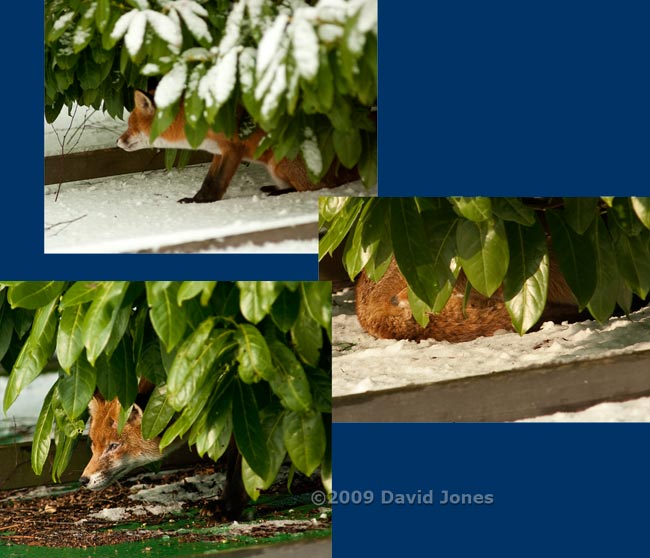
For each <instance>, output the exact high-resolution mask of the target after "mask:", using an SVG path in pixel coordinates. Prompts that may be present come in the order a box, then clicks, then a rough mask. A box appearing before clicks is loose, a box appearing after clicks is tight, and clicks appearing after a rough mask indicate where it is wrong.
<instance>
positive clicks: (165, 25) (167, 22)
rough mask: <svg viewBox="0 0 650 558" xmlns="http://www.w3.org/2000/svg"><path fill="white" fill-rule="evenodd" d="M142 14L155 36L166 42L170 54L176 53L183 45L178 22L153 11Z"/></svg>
mask: <svg viewBox="0 0 650 558" xmlns="http://www.w3.org/2000/svg"><path fill="white" fill-rule="evenodd" d="M144 13H145V14H146V17H147V20H148V21H149V23H150V24H151V27H153V30H154V32H155V33H156V35H158V36H159V37H160V38H161V39H162V40H163V41H166V42H167V44H168V45H169V48H170V50H171V51H172V52H178V49H180V47H181V44H182V43H183V34H182V33H181V28H180V26H179V25H178V22H176V21H174V20H173V19H172V18H171V17H168V16H166V15H164V14H161V13H159V12H154V11H153V10H147V11H146V12H144Z"/></svg>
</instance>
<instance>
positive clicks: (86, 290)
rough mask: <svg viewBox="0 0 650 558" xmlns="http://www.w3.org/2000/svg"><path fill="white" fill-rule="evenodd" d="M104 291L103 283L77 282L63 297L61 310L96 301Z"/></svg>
mask: <svg viewBox="0 0 650 558" xmlns="http://www.w3.org/2000/svg"><path fill="white" fill-rule="evenodd" d="M103 289H104V283H103V282H102V281H77V282H76V283H74V284H73V285H72V286H71V287H70V288H69V289H68V290H67V291H66V292H65V293H64V295H63V296H62V297H61V304H60V308H61V310H65V309H66V308H70V307H71V306H77V305H78V304H84V303H85V302H90V301H91V300H94V299H95V297H97V296H99V295H100V294H101V292H102V291H103Z"/></svg>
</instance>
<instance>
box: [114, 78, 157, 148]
mask: <svg viewBox="0 0 650 558" xmlns="http://www.w3.org/2000/svg"><path fill="white" fill-rule="evenodd" d="M155 114H156V105H155V104H154V101H153V98H152V97H150V96H149V95H147V94H146V93H145V92H144V91H139V90H136V91H135V106H134V108H133V112H131V114H130V116H129V120H128V128H127V130H126V132H124V133H123V134H122V135H121V136H120V137H119V139H118V140H117V146H118V147H120V148H122V149H124V151H137V150H138V149H146V148H147V147H151V142H150V141H149V134H150V132H151V124H152V122H153V118H154V116H155Z"/></svg>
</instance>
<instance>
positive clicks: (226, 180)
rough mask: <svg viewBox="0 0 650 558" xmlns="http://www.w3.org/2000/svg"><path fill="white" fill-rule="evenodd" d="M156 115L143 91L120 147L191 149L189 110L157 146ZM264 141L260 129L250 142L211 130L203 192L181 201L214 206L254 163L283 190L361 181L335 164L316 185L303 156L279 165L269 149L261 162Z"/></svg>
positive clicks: (203, 146) (206, 142)
mask: <svg viewBox="0 0 650 558" xmlns="http://www.w3.org/2000/svg"><path fill="white" fill-rule="evenodd" d="M155 114H156V106H155V105H154V102H153V99H151V98H150V97H149V96H147V95H146V94H145V93H144V92H142V91H136V92H135V107H134V109H133V112H131V115H130V116H129V121H128V128H127V130H126V132H124V133H123V134H122V135H121V136H120V138H119V139H118V140H117V145H118V146H119V147H121V148H122V149H124V150H126V151H135V150H137V149H144V148H147V147H152V146H153V147H177V148H181V149H183V148H184V149H190V145H189V143H188V142H187V137H186V135H185V110H184V108H183V106H182V105H181V107H180V109H179V111H178V114H177V115H176V118H175V119H174V121H173V122H172V123H171V125H170V126H169V128H167V129H166V130H165V131H164V132H163V133H162V134H160V136H159V138H157V139H156V140H155V141H154V142H153V145H152V144H150V142H149V135H150V133H151V125H152V123H153V120H154V117H155ZM263 137H264V132H263V131H262V130H261V129H260V128H256V129H255V130H254V131H253V132H252V133H251V134H250V135H249V136H248V137H247V138H246V139H240V137H239V131H237V132H236V133H235V135H234V136H233V137H232V138H227V137H226V136H225V135H224V134H223V133H217V132H214V131H212V130H210V129H209V130H208V132H207V133H206V136H205V139H204V140H203V143H202V144H201V145H200V146H199V147H198V149H203V150H205V151H209V152H210V153H214V154H215V155H214V158H213V159H212V163H211V165H210V170H209V171H208V175H207V176H206V178H205V180H204V181H203V184H202V186H201V189H200V190H199V191H198V192H197V193H196V194H195V195H194V197H192V198H183V199H182V200H179V201H181V202H184V203H189V202H212V201H217V200H220V199H221V198H223V196H224V194H225V193H226V190H227V188H228V186H229V185H230V182H231V180H232V178H233V176H234V174H235V172H236V171H237V169H238V167H239V165H240V163H241V162H242V161H253V162H257V163H261V164H263V165H265V166H266V168H267V169H268V171H269V173H270V174H271V176H272V177H273V179H274V180H275V182H276V183H277V184H278V186H280V187H284V188H286V187H287V186H288V187H290V188H293V189H295V190H297V191H305V190H318V189H321V188H334V187H336V186H340V185H342V184H345V183H347V182H351V181H353V180H357V179H358V178H359V173H358V170H357V169H356V168H354V169H346V168H345V167H343V166H341V167H340V168H339V166H338V164H335V163H333V164H332V165H331V166H330V168H329V169H328V171H327V173H326V174H325V176H324V177H323V178H322V180H321V181H320V182H318V183H317V184H314V183H313V182H312V181H311V180H310V179H309V175H308V173H307V168H306V166H305V163H304V161H303V160H302V158H301V157H300V156H298V157H297V158H296V159H294V160H290V159H286V158H285V159H282V160H280V161H277V160H276V159H275V156H274V154H273V151H272V150H271V149H267V150H266V151H265V152H264V153H262V155H260V156H259V157H258V158H255V150H256V149H257V146H258V145H259V143H260V141H261V140H262V138H263Z"/></svg>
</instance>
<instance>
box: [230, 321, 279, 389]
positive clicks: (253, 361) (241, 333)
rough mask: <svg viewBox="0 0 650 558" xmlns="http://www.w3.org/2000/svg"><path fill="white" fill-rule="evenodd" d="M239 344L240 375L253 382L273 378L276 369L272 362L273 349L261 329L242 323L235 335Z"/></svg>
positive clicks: (247, 381)
mask: <svg viewBox="0 0 650 558" xmlns="http://www.w3.org/2000/svg"><path fill="white" fill-rule="evenodd" d="M234 339H235V342H236V343H237V344H238V345H239V350H238V351H237V361H238V362H239V377H240V378H241V379H242V380H243V381H244V382H246V383H247V384H251V383H253V382H258V381H259V380H260V379H262V378H264V379H265V380H271V379H273V378H274V377H275V370H274V368H273V363H272V362H271V351H270V350H269V346H268V345H267V343H266V340H265V339H264V336H263V335H262V334H261V333H260V332H259V330H258V329H257V328H256V327H255V326H253V325H250V324H240V325H239V327H238V328H237V330H236V331H235V335H234Z"/></svg>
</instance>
